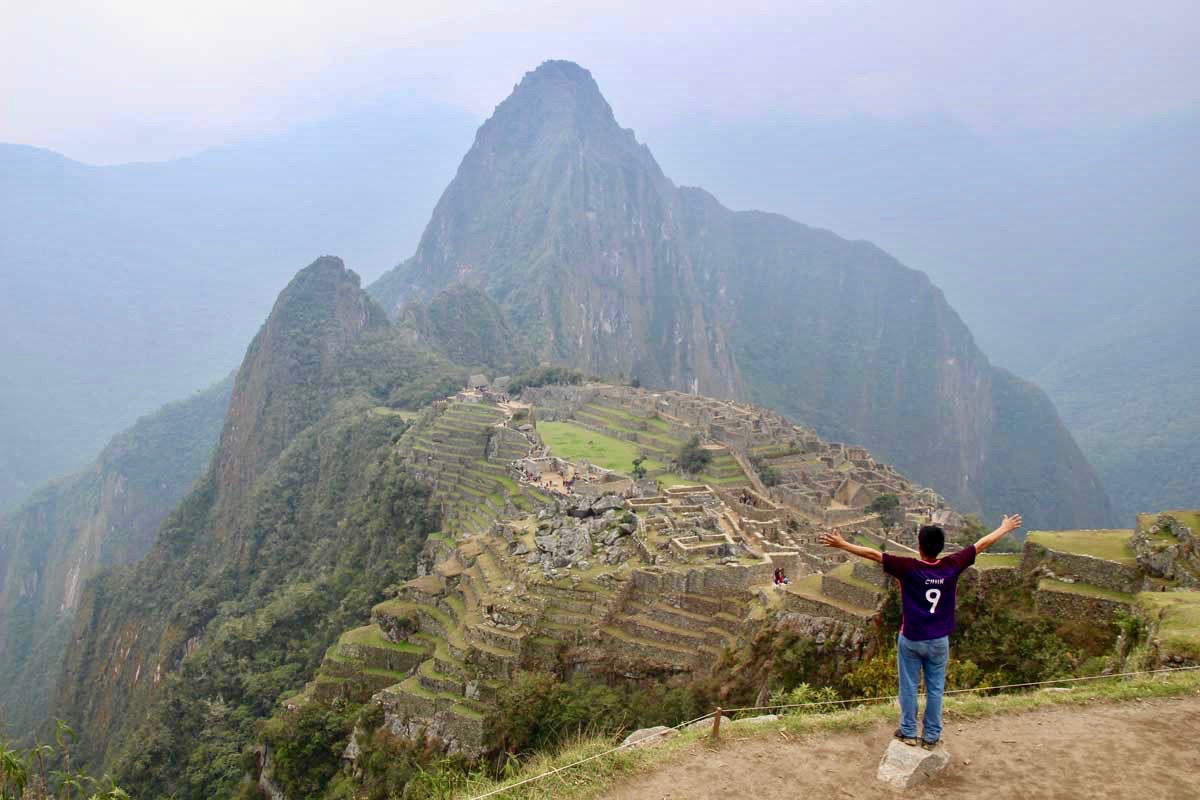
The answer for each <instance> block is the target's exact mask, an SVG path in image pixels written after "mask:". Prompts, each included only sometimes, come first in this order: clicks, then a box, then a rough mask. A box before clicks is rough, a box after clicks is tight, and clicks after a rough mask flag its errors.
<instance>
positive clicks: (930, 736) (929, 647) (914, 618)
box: [820, 514, 1021, 749]
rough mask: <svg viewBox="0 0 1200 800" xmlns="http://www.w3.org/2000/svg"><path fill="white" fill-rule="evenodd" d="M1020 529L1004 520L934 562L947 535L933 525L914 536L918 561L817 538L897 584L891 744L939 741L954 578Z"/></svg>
mask: <svg viewBox="0 0 1200 800" xmlns="http://www.w3.org/2000/svg"><path fill="white" fill-rule="evenodd" d="M1020 527H1021V515H1020V514H1014V515H1013V516H1011V517H1005V518H1004V521H1003V522H1002V523H1000V527H999V528H996V530H994V531H992V532H991V533H989V534H988V535H987V536H984V537H983V538H982V539H980V540H979V541H977V542H976V543H975V544H972V545H967V546H966V547H964V548H963V549H962V550H959V551H958V552H957V553H954V554H953V555H949V556H946V557H945V558H938V555H939V554H940V553H941V552H942V548H943V547H945V546H946V533H945V531H943V530H942V529H941V528H939V527H938V526H937V525H924V526H922V527H921V530H920V532H918V534H917V546H918V548H919V551H920V552H919V555H920V558H906V557H904V556H896V555H892V554H891V553H881V552H879V551H878V550H876V549H874V548H871V547H861V546H860V545H856V544H850V543H849V542H847V541H846V540H845V539H843V538H842V535H841V534H840V533H839V532H837V531H836V530H835V531H832V532H829V533H822V534H821V538H820V541H821V544H824V545H828V546H829V547H836V548H838V549H839V550H845V551H846V552H847V553H852V554H854V555H856V556H859V557H861V558H866V559H870V560H871V561H878V562H879V563H881V564H882V565H883V571H884V572H886V573H887V574H889V575H891V576H892V577H894V578H896V579H897V580H898V581H900V600H901V608H902V610H903V614H904V618H903V622H901V624H900V638H899V641H898V643H897V646H896V659H897V665H898V670H899V673H900V727H899V729H897V730H896V738H898V739H900V740H901V741H902V742H904V743H905V744H909V745H914V746H915V745H917V744H920V745H922V746H923V747H925V748H926V749H931V748H933V747H934V746H935V745H936V744H937V743H938V742H939V741H940V740H941V738H942V693H943V692H944V691H945V689H946V662H947V661H949V660H950V634H952V633H954V594H955V589H956V588H957V586H958V576H959V575H961V574H962V572H963V570H965V569H966V568H967V567H969V566H971V565H972V564H974V563H975V556H977V555H978V554H979V553H982V552H983V551H984V550H987V549H988V548H989V547H991V546H992V545H994V544H995V543H996V542H998V541H1000V540H1001V539H1002V538H1004V537H1005V536H1006V535H1007V534H1009V533H1011V532H1013V531H1015V530H1017V529H1018V528H1020ZM922 672H923V673H924V674H925V691H926V695H927V697H926V701H925V717H924V719H923V720H922V730H921V737H920V739H918V738H917V684H918V683H919V681H920V678H921V674H922Z"/></svg>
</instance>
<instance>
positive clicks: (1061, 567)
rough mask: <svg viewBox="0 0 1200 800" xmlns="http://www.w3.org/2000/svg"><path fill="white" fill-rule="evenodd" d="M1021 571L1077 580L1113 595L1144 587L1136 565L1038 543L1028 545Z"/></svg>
mask: <svg viewBox="0 0 1200 800" xmlns="http://www.w3.org/2000/svg"><path fill="white" fill-rule="evenodd" d="M1021 569H1022V570H1023V571H1024V572H1026V573H1028V572H1033V571H1037V572H1038V573H1039V574H1048V575H1052V576H1064V577H1069V578H1075V579H1077V580H1081V581H1083V582H1085V583H1090V584H1092V585H1093V586H1099V587H1101V588H1102V589H1109V590H1110V591H1114V592H1126V593H1132V592H1137V591H1139V590H1140V589H1141V587H1142V580H1143V579H1142V573H1141V572H1140V571H1139V570H1138V568H1137V566H1136V565H1133V564H1118V563H1117V562H1115V561H1105V560H1104V559H1102V558H1095V557H1094V556H1086V555H1082V554H1079V553H1064V552H1062V551H1059V550H1047V549H1046V548H1045V547H1042V546H1041V545H1040V544H1037V543H1036V542H1028V541H1027V542H1025V554H1024V557H1023V558H1022V560H1021Z"/></svg>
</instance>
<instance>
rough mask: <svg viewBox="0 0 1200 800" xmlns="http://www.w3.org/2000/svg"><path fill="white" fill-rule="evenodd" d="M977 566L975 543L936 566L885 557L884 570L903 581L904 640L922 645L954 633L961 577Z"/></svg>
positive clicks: (941, 559)
mask: <svg viewBox="0 0 1200 800" xmlns="http://www.w3.org/2000/svg"><path fill="white" fill-rule="evenodd" d="M974 563H975V545H973V544H972V545H967V546H966V547H964V548H963V549H962V550H959V551H958V552H957V553H954V554H953V555H949V556H946V557H945V558H939V559H938V560H937V561H936V562H934V563H933V564H927V563H925V562H924V561H918V560H917V559H915V558H905V557H904V556H894V555H892V554H891V553H884V554H883V571H884V572H886V573H887V574H889V575H892V576H894V577H896V578H898V579H899V580H900V605H901V608H902V609H903V612H904V621H903V622H902V623H901V624H900V632H901V633H902V634H904V638H906V639H911V640H913V641H914V642H920V641H925V640H927V639H939V638H941V637H943V636H949V635H950V634H952V633H954V590H955V588H956V587H957V586H958V576H959V575H961V574H962V572H963V570H965V569H966V568H967V567H969V566H971V565H972V564H974Z"/></svg>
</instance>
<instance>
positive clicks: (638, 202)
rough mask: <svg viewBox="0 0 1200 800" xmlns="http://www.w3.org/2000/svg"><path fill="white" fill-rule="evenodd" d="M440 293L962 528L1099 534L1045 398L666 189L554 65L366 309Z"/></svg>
mask: <svg viewBox="0 0 1200 800" xmlns="http://www.w3.org/2000/svg"><path fill="white" fill-rule="evenodd" d="M459 283H463V284H468V285H474V286H478V287H480V288H482V289H484V290H485V291H486V292H487V293H488V294H489V295H490V296H491V297H493V298H494V299H495V300H496V302H497V303H499V305H500V306H501V307H502V308H503V309H504V310H505V312H506V313H507V314H508V315H509V317H510V319H511V320H512V323H513V325H514V326H515V327H516V328H517V330H519V331H520V332H521V333H522V334H523V335H524V336H525V337H526V338H527V339H528V340H529V341H530V342H531V344H532V345H533V346H534V347H535V349H536V350H537V352H538V354H539V356H540V357H541V358H542V359H544V360H547V361H552V362H555V363H562V364H567V365H570V366H574V367H578V368H582V369H586V370H590V371H592V372H595V373H598V374H607V375H613V376H621V375H624V376H627V377H636V378H638V379H640V380H641V381H643V382H644V383H646V384H647V385H657V386H663V387H669V388H674V389H679V390H683V391H697V392H700V393H704V394H709V395H713V396H718V397H745V398H748V399H751V400H753V401H755V402H760V403H762V404H764V405H768V406H770V407H773V408H775V409H777V410H779V411H782V412H784V413H786V414H789V415H792V416H794V417H795V418H797V419H798V420H799V421H801V422H803V423H805V424H809V425H812V426H813V427H815V428H816V429H817V430H818V431H819V432H820V433H821V434H822V435H824V436H826V437H828V438H833V439H841V440H847V441H851V442H857V443H861V444H864V445H866V446H867V447H869V448H871V450H872V451H874V452H877V453H878V454H879V456H880V457H881V458H883V459H885V460H887V461H890V462H892V463H895V464H896V465H897V466H898V467H899V468H900V469H902V470H903V471H904V472H905V473H906V474H909V475H912V476H913V478H914V479H916V480H918V481H920V482H922V483H924V484H926V485H930V486H933V487H935V488H936V489H938V490H939V491H941V492H942V493H943V494H945V495H946V496H947V498H948V499H950V500H951V502H953V503H955V504H956V505H958V506H960V507H962V508H964V509H965V510H968V511H970V510H975V511H982V512H984V513H986V514H987V515H989V516H995V515H998V514H1000V513H1004V512H1006V511H1012V510H1013V509H1014V508H1016V507H1018V506H1019V507H1020V510H1021V511H1022V512H1023V513H1024V514H1025V516H1026V519H1029V520H1031V521H1033V522H1034V524H1036V525H1038V526H1045V527H1095V526H1103V525H1106V524H1108V523H1109V522H1110V521H1111V520H1112V509H1111V506H1110V504H1109V501H1108V498H1107V497H1106V495H1105V493H1104V490H1103V488H1102V487H1101V486H1100V483H1099V481H1098V480H1097V478H1096V476H1095V475H1094V473H1093V472H1092V470H1091V467H1090V466H1089V465H1088V463H1087V461H1086V459H1085V458H1084V457H1083V455H1082V454H1081V453H1080V451H1079V449H1078V447H1077V446H1076V445H1075V443H1074V441H1073V440H1072V439H1071V437H1070V434H1069V433H1068V432H1067V431H1066V429H1065V428H1064V427H1063V425H1062V424H1061V422H1059V420H1058V418H1057V415H1056V414H1055V412H1054V409H1053V406H1052V405H1051V404H1050V402H1049V401H1048V400H1047V399H1046V397H1045V396H1044V394H1042V393H1041V392H1040V391H1038V390H1037V389H1036V388H1035V387H1032V386H1031V385H1029V384H1025V383H1023V382H1020V381H1018V380H1017V379H1015V378H1014V377H1013V376H1011V375H1010V374H1009V373H1007V372H1004V371H1002V370H997V369H995V368H993V367H992V366H991V365H990V364H989V362H988V360H987V358H986V357H985V356H984V355H983V353H981V352H980V351H979V349H978V347H977V346H976V345H975V343H974V341H973V339H972V337H971V334H970V332H969V331H968V330H967V328H966V326H965V325H964V324H963V323H962V321H961V320H960V319H959V317H958V315H957V314H955V313H954V311H953V309H951V308H950V307H949V305H947V303H946V302H945V299H944V298H943V296H942V293H941V292H940V291H939V290H938V289H937V288H936V287H934V286H933V285H932V284H931V283H930V281H929V279H928V278H927V277H926V276H925V275H924V274H922V273H919V272H916V271H914V270H910V269H907V268H905V267H904V266H903V265H901V264H900V263H899V262H897V261H896V260H895V259H893V258H891V257H890V256H888V255H887V254H886V253H884V252H882V251H881V250H879V249H878V248H876V247H874V246H873V245H870V244H868V243H865V242H847V241H845V240H843V239H840V238H839V237H837V236H835V235H834V234H832V233H829V232H827V231H820V230H815V229H812V228H808V227H806V226H804V225H801V224H799V223H796V222H793V221H791V220H788V219H786V218H784V217H781V216H778V215H773V214H765V213H761V212H737V213H735V212H732V211H729V210H728V209H726V208H724V207H723V206H721V205H720V204H719V203H718V202H717V200H716V199H715V198H713V197H712V196H711V195H709V194H707V193H706V192H704V191H702V190H699V189H688V188H678V187H676V186H675V185H674V184H673V183H671V181H670V180H669V179H667V177H666V176H665V175H663V173H662V171H661V169H659V167H658V165H657V163H656V162H655V161H654V158H653V156H652V155H651V154H650V152H649V150H648V149H647V148H646V147H645V146H644V145H641V144H639V143H638V142H637V140H636V138H635V137H634V135H633V133H632V131H628V130H624V129H622V128H620V126H619V125H618V124H617V122H616V119H615V117H614V115H613V113H612V109H611V108H610V107H609V105H608V103H607V102H606V101H605V100H604V98H603V96H602V95H601V94H600V90H599V87H598V86H597V85H596V83H595V81H594V80H593V79H592V77H591V75H590V73H588V72H587V71H586V70H584V69H582V68H581V67H579V66H578V65H575V64H572V63H570V62H557V61H550V62H546V63H545V64H543V65H542V66H541V67H539V68H538V69H536V70H534V71H532V72H530V73H528V74H527V75H526V76H525V77H524V79H523V80H522V81H521V83H520V85H518V86H517V88H516V89H515V90H514V92H513V93H512V95H511V96H510V97H509V98H508V99H506V100H505V101H504V102H502V103H501V104H500V105H499V106H497V108H496V111H495V113H494V115H493V116H492V117H491V118H490V119H489V120H488V121H487V122H485V123H484V125H483V126H482V127H481V128H480V129H479V132H478V134H477V136H476V139H475V143H474V144H473V145H472V147H471V149H470V150H469V151H468V152H467V154H466V156H465V157H464V158H463V161H462V164H461V165H460V166H459V169H458V173H457V175H456V176H455V179H454V180H453V181H452V182H451V184H450V185H449V186H448V187H447V189H446V191H445V192H444V193H443V195H442V198H441V199H440V200H439V202H438V205H437V207H436V208H435V210H434V214H433V217H432V219H431V220H430V222H429V224H428V225H427V227H426V229H425V233H424V235H423V236H422V239H421V243H420V245H419V246H418V248H417V252H416V254H415V255H414V256H413V257H412V258H410V259H409V260H407V261H405V262H404V263H402V264H401V265H399V266H398V267H397V268H396V269H395V270H393V271H392V272H390V273H388V274H386V275H384V276H383V277H382V278H380V280H379V281H377V282H376V283H375V284H373V285H372V286H371V287H369V289H368V290H369V291H370V292H371V293H372V295H373V296H374V297H375V298H376V299H377V300H379V302H380V303H381V304H383V305H384V306H385V308H387V309H388V311H389V313H392V314H396V313H399V312H400V309H401V308H402V307H403V305H404V304H405V303H406V302H408V301H410V300H414V299H415V300H422V299H426V298H428V297H430V296H432V295H433V294H435V293H436V292H438V291H440V290H442V289H444V288H446V287H449V286H453V285H456V284H459ZM1034 432H1036V433H1034ZM1031 463H1032V464H1035V465H1036V467H1037V468H1036V469H1034V470H1030V469H1028V466H1029V465H1030V464H1031Z"/></svg>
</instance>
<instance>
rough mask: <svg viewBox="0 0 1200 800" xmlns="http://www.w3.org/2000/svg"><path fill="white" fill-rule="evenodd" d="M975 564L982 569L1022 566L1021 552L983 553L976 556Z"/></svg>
mask: <svg viewBox="0 0 1200 800" xmlns="http://www.w3.org/2000/svg"><path fill="white" fill-rule="evenodd" d="M975 566H977V567H979V568H980V569H994V568H996V567H1019V566H1021V554H1020V553H982V554H980V555H978V556H976V557H975Z"/></svg>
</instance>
